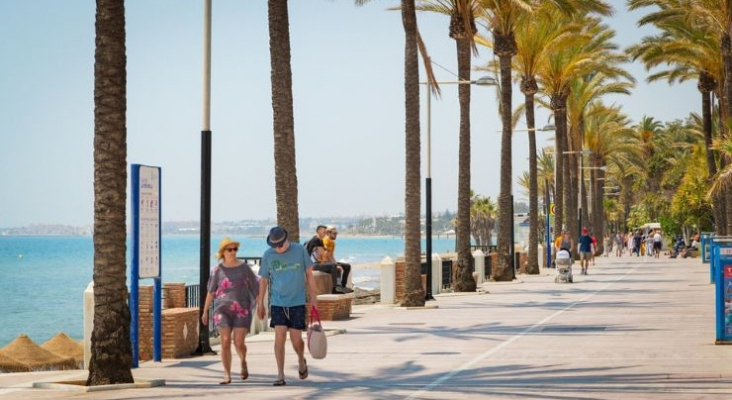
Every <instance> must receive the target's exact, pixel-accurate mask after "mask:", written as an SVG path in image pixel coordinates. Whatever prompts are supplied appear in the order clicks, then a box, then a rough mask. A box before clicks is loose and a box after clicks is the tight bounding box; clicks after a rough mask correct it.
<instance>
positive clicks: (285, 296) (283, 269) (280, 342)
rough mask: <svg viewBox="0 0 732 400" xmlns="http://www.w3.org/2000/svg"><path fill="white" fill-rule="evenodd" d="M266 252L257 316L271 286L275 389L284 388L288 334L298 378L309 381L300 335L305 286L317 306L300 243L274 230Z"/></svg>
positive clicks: (262, 313)
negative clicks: (295, 360)
mask: <svg viewBox="0 0 732 400" xmlns="http://www.w3.org/2000/svg"><path fill="white" fill-rule="evenodd" d="M267 244H268V245H269V247H270V248H269V249H267V250H266V251H265V252H264V255H263V256H262V264H261V266H260V267H259V276H260V277H261V280H260V281H259V295H258V296H257V315H258V316H259V318H260V319H263V318H264V317H265V310H264V295H265V292H266V291H267V288H268V287H269V285H270V282H271V290H272V293H271V294H270V296H271V298H270V317H271V320H270V323H269V326H270V327H272V328H274V329H275V344H274V352H275V359H276V360H277V380H276V381H275V382H274V385H275V386H284V385H285V384H286V383H285V341H286V339H287V331H288V330H289V331H290V341H291V342H292V347H293V349H295V353H297V358H298V363H299V368H298V372H299V377H300V379H305V378H307V377H308V365H307V361H305V343H304V342H303V340H302V331H303V330H304V329H305V328H306V326H307V323H306V321H305V302H306V295H305V294H306V284H305V282H306V281H307V286H308V288H307V289H309V290H310V304H311V305H312V307H313V308H316V307H317V305H318V300H317V295H316V293H315V281H314V279H313V269H312V266H313V262H312V261H311V260H310V257H309V256H308V252H307V250H306V249H305V247H303V246H302V245H301V244H299V243H292V242H290V241H289V240H288V235H287V231H286V230H285V229H284V228H282V227H280V226H275V227H274V228H272V229H271V230H270V231H269V235H268V236H267Z"/></svg>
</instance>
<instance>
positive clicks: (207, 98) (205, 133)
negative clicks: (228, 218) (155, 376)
mask: <svg viewBox="0 0 732 400" xmlns="http://www.w3.org/2000/svg"><path fill="white" fill-rule="evenodd" d="M203 18H204V19H203V38H204V39H203V129H201V232H200V235H201V242H200V250H201V253H200V258H199V261H200V264H199V268H200V269H199V281H198V283H199V285H198V287H199V298H198V307H199V308H198V311H199V315H202V314H203V307H204V305H205V303H206V294H207V292H206V285H207V284H208V278H209V275H210V274H209V267H210V265H209V262H210V253H211V0H205V1H204V17H203ZM208 328H209V327H208V325H204V324H203V323H202V322H201V321H200V318H199V321H198V348H197V349H196V350H195V351H194V352H193V354H194V355H203V354H216V353H215V352H214V351H213V350H212V349H211V344H210V342H209V337H208V333H209V331H208Z"/></svg>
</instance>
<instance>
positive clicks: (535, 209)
mask: <svg viewBox="0 0 732 400" xmlns="http://www.w3.org/2000/svg"><path fill="white" fill-rule="evenodd" d="M525 104H526V127H527V128H528V130H529V260H528V265H527V266H526V273H527V274H538V273H539V249H538V247H539V229H538V227H539V185H538V183H537V177H536V131H534V130H533V129H534V128H535V126H536V125H535V124H536V122H535V121H534V95H533V94H527V95H526V96H525Z"/></svg>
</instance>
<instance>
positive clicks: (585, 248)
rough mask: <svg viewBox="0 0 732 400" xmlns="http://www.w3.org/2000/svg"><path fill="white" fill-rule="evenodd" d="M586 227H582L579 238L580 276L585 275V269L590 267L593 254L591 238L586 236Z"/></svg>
mask: <svg viewBox="0 0 732 400" xmlns="http://www.w3.org/2000/svg"><path fill="white" fill-rule="evenodd" d="M587 232H588V231H587V227H582V236H580V238H579V251H580V265H581V266H582V273H581V275H587V268H589V267H590V258H591V257H592V253H593V252H594V249H593V247H594V245H593V244H592V238H591V237H590V235H588V234H587Z"/></svg>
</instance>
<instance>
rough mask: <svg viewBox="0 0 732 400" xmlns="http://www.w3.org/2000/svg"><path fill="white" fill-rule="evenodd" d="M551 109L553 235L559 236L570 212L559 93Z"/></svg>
mask: <svg viewBox="0 0 732 400" xmlns="http://www.w3.org/2000/svg"><path fill="white" fill-rule="evenodd" d="M551 108H552V110H553V111H554V124H555V126H556V131H555V135H556V139H555V140H556V142H557V151H556V154H554V162H555V163H556V166H555V171H554V175H555V179H556V181H557V185H556V188H555V190H556V198H555V199H554V209H555V215H554V217H555V220H554V235H555V236H559V235H561V234H562V229H564V228H565V227H564V225H565V220H567V219H569V218H570V217H569V216H568V213H569V212H570V211H569V210H571V209H570V208H568V206H567V202H566V199H567V192H568V191H569V190H568V189H567V183H568V182H569V171H568V170H569V167H568V165H567V164H568V157H566V156H565V154H564V152H565V151H567V140H568V139H567V96H566V95H564V94H562V93H559V94H555V95H554V96H553V97H552V99H551Z"/></svg>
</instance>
